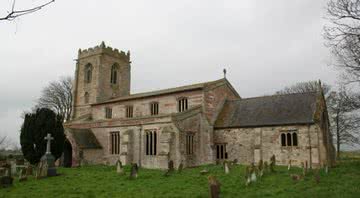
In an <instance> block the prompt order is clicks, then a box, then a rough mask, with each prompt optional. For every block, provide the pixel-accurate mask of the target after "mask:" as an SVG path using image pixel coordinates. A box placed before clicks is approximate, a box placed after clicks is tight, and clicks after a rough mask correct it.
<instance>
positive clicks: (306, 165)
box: [304, 160, 308, 174]
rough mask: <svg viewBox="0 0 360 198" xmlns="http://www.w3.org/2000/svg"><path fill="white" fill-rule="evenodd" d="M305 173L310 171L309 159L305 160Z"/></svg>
mask: <svg viewBox="0 0 360 198" xmlns="http://www.w3.org/2000/svg"><path fill="white" fill-rule="evenodd" d="M304 171H305V174H307V172H308V161H307V160H306V161H305V170H304Z"/></svg>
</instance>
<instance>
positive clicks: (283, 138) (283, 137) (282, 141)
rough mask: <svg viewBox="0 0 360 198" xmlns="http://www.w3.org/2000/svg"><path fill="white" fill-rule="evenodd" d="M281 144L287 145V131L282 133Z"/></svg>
mask: <svg viewBox="0 0 360 198" xmlns="http://www.w3.org/2000/svg"><path fill="white" fill-rule="evenodd" d="M281 146H286V135H285V133H282V134H281Z"/></svg>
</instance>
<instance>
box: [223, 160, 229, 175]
mask: <svg viewBox="0 0 360 198" xmlns="http://www.w3.org/2000/svg"><path fill="white" fill-rule="evenodd" d="M224 171H225V174H229V173H230V169H229V162H227V161H225V162H224Z"/></svg>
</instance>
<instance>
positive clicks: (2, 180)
mask: <svg viewBox="0 0 360 198" xmlns="http://www.w3.org/2000/svg"><path fill="white" fill-rule="evenodd" d="M4 168H6V173H5V174H6V175H5V176H2V177H0V187H3V188H7V187H11V186H12V185H13V181H14V179H13V178H12V176H11V166H10V165H6V166H5V167H4Z"/></svg>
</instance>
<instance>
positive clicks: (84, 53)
mask: <svg viewBox="0 0 360 198" xmlns="http://www.w3.org/2000/svg"><path fill="white" fill-rule="evenodd" d="M99 54H107V55H110V56H113V57H117V58H120V59H122V60H124V61H126V62H130V51H127V53H125V52H124V51H119V50H118V49H116V48H112V47H109V46H106V45H105V43H104V41H103V42H101V44H100V45H98V46H95V47H92V48H88V49H84V50H81V49H79V52H78V58H79V59H81V58H85V57H89V56H94V55H99Z"/></svg>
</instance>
